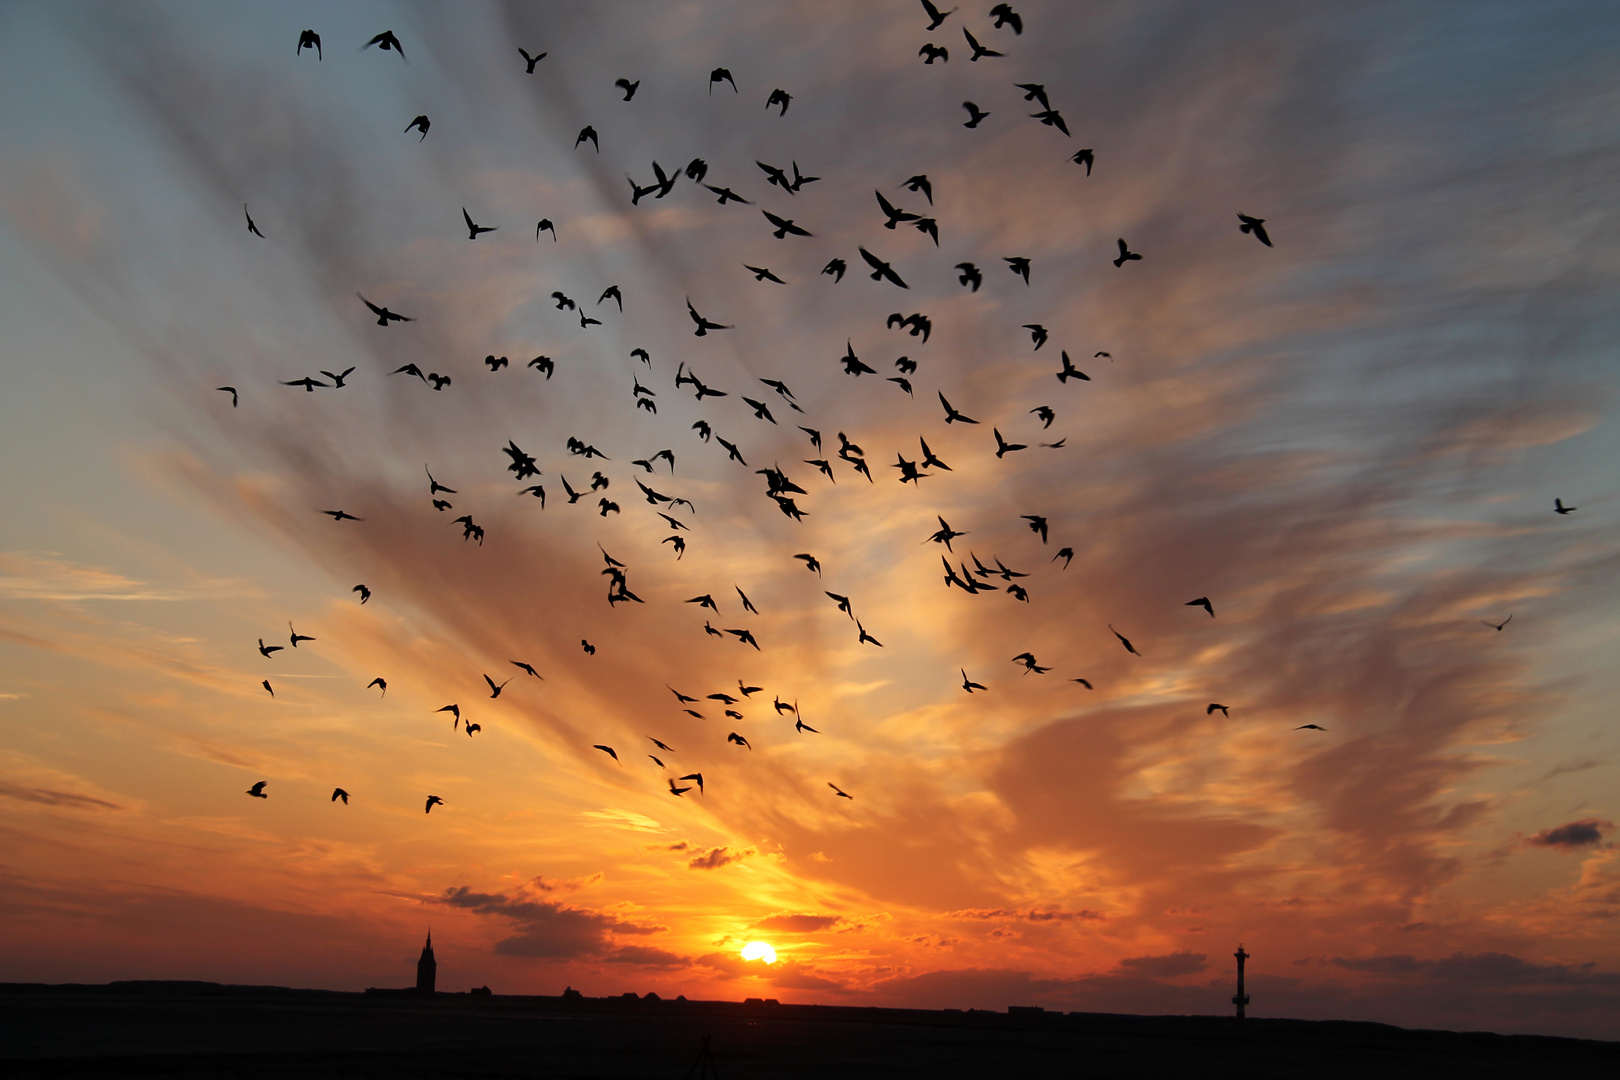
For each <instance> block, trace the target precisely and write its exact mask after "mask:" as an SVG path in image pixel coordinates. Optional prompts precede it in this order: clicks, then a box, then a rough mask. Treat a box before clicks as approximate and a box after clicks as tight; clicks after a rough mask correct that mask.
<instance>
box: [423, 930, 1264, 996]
mask: <svg viewBox="0 0 1620 1080" xmlns="http://www.w3.org/2000/svg"><path fill="white" fill-rule="evenodd" d="M438 974H439V964H438V961H436V960H434V959H433V931H431V930H429V931H428V936H427V944H426V945H423V946H422V958H421V959H420V960H418V961H417V962H416V992H417V993H418V994H431V993H433V985H434V983H435V982H436V981H437V980H438ZM1239 982H1240V983H1241V978H1240V980H1239Z"/></svg>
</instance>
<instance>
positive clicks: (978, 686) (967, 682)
mask: <svg viewBox="0 0 1620 1080" xmlns="http://www.w3.org/2000/svg"><path fill="white" fill-rule="evenodd" d="M961 672H962V689H964V690H966V691H967V692H968V693H970V694H971V693H973V691H975V690H989V687H987V686H985V685H984V683H976V682H974V681H973V680H972V679H970V678H968V673H967V668H962V669H961Z"/></svg>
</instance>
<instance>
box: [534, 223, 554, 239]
mask: <svg viewBox="0 0 1620 1080" xmlns="http://www.w3.org/2000/svg"><path fill="white" fill-rule="evenodd" d="M542 230H545V231H547V232H550V233H551V242H552V243H554V244H555V243H556V242H557V226H555V225H553V224H552V223H551V219H550V218H541V219H540V220H539V221H538V222H536V223H535V226H534V238H535V240H537V241H538V240H539V239H540V233H541V231H542Z"/></svg>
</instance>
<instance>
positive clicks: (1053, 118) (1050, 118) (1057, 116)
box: [1029, 109, 1069, 135]
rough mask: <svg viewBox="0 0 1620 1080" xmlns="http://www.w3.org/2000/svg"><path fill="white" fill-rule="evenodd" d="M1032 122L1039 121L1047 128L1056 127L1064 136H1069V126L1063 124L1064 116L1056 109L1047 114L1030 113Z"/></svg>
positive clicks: (1048, 111) (1047, 111)
mask: <svg viewBox="0 0 1620 1080" xmlns="http://www.w3.org/2000/svg"><path fill="white" fill-rule="evenodd" d="M1029 118H1030V119H1031V120H1039V121H1040V122H1041V123H1043V124H1045V125H1046V126H1047V127H1055V128H1057V129H1058V130H1059V131H1061V132H1063V134H1065V135H1068V134H1069V125H1068V124H1065V123H1064V122H1063V114H1062V113H1060V112H1058V111H1057V110H1056V109H1047V110H1046V111H1045V112H1038V113H1030V114H1029Z"/></svg>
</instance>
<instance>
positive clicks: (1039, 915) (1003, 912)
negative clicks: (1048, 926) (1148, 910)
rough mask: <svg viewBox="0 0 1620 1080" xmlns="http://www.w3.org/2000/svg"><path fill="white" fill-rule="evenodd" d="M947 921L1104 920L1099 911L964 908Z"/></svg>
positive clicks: (951, 914)
mask: <svg viewBox="0 0 1620 1080" xmlns="http://www.w3.org/2000/svg"><path fill="white" fill-rule="evenodd" d="M945 917H946V918H947V919H1013V920H1020V921H1023V922H1069V921H1070V920H1072V919H1080V920H1084V921H1092V920H1097V919H1101V918H1103V915H1102V913H1101V912H1097V911H1090V910H1085V911H1037V910H1035V909H1034V908H963V909H962V910H960V911H950V912H946V914H945Z"/></svg>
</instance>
